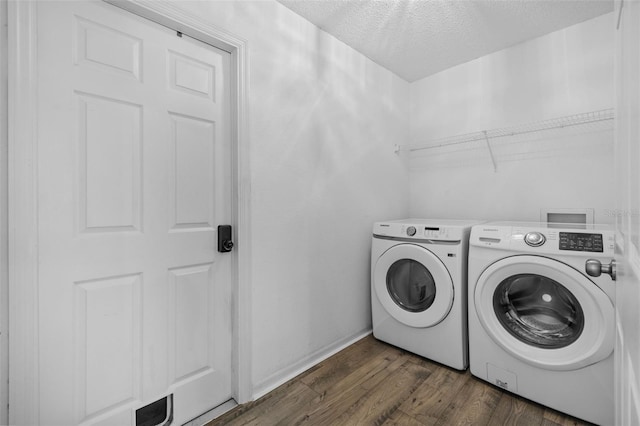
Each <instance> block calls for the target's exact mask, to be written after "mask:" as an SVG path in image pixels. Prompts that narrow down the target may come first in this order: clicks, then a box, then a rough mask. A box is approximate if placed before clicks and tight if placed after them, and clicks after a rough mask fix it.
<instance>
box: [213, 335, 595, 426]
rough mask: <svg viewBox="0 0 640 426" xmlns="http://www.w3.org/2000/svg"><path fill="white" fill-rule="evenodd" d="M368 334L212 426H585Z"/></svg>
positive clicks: (228, 414) (582, 423) (469, 375)
mask: <svg viewBox="0 0 640 426" xmlns="http://www.w3.org/2000/svg"><path fill="white" fill-rule="evenodd" d="M585 424H587V423H584V422H582V421H580V420H577V419H575V418H572V417H568V416H565V415H563V414H561V413H558V412H557V411H554V410H551V409H549V408H545V407H543V406H541V405H538V404H535V403H533V402H529V401H527V400H525V399H523V398H520V397H518V396H515V395H512V394H509V393H507V392H503V391H502V390H500V389H498V388H496V387H494V386H491V385H489V384H487V383H486V382H483V381H481V380H478V379H476V378H475V377H473V376H472V375H471V374H470V373H469V372H465V373H461V372H458V371H456V370H453V369H450V368H447V367H444V366H442V365H440V364H436V363H433V362H430V361H428V360H425V359H423V358H421V357H418V356H416V355H413V354H410V353H408V352H405V351H403V350H401V349H398V348H396V347H393V346H390V345H387V344H385V343H382V342H379V341H377V340H375V339H374V338H373V337H372V336H367V337H365V338H364V339H362V340H360V341H358V342H356V343H355V344H353V345H351V346H350V347H348V348H346V349H345V350H343V351H341V352H339V353H337V354H336V355H334V356H332V357H331V358H328V359H327V360H325V361H323V362H321V363H320V364H318V365H316V366H315V367H313V368H311V369H310V370H308V371H305V372H304V373H302V374H301V375H299V376H298V377H296V378H294V379H293V380H291V381H289V382H287V383H285V384H284V385H282V386H280V387H278V388H277V389H275V390H274V391H272V392H270V393H269V394H267V395H265V396H264V397H262V398H260V399H259V400H257V401H254V402H250V403H248V404H244V405H240V406H238V407H236V408H234V409H233V410H231V411H229V412H228V413H226V414H224V415H223V416H222V417H220V418H218V419H216V420H214V421H212V422H210V423H209V424H208V425H207V426H217V425H287V426H288V425H409V426H412V425H415V426H420V425H522V426H529V425H545V426H555V425H565V426H566V425H585Z"/></svg>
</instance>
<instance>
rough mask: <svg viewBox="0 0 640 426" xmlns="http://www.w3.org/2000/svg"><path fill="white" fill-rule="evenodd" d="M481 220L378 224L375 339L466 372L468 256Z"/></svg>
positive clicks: (375, 233) (375, 238) (374, 250)
mask: <svg viewBox="0 0 640 426" xmlns="http://www.w3.org/2000/svg"><path fill="white" fill-rule="evenodd" d="M477 223H479V222H478V221H474V222H472V221H463V220H424V219H406V220H399V221H390V222H379V223H376V224H374V226H373V241H372V250H371V309H372V319H373V335H374V336H375V337H376V338H377V339H379V340H382V341H384V342H387V343H390V344H392V345H395V346H398V347H400V348H402V349H405V350H408V351H410V352H413V353H415V354H418V355H420V356H423V357H425V358H429V359H431V360H434V361H437V362H439V363H442V364H445V365H448V366H450V367H453V368H456V369H459V370H464V369H466V368H467V366H468V349H467V348H468V346H467V304H466V297H467V291H466V288H467V287H466V285H467V252H468V240H469V232H470V230H471V226H472V225H473V224H477Z"/></svg>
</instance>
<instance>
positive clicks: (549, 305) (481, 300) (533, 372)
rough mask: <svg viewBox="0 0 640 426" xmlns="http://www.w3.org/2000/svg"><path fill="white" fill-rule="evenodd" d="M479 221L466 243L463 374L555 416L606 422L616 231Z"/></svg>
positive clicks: (610, 418) (610, 405) (609, 417)
mask: <svg viewBox="0 0 640 426" xmlns="http://www.w3.org/2000/svg"><path fill="white" fill-rule="evenodd" d="M557 226H558V227H554V226H553V225H549V226H547V225H546V224H535V223H534V224H522V223H487V224H483V225H478V226H474V227H473V229H472V231H471V237H470V242H469V244H470V247H469V364H470V370H471V373H472V374H473V375H475V376H477V377H479V378H481V379H484V380H487V381H489V382H491V383H493V384H494V385H497V386H500V387H502V388H504V389H506V390H508V391H511V392H513V393H516V394H518V395H521V396H523V397H525V398H528V399H530V400H533V401H536V402H538V403H540V404H544V405H546V406H549V407H551V408H554V409H556V410H558V411H562V412H564V413H567V414H570V415H572V416H575V417H578V418H581V419H584V420H587V421H589V422H593V423H597V424H601V425H611V424H613V422H614V402H613V393H614V385H613V347H614V336H615V322H614V280H615V263H614V261H613V255H614V233H613V231H612V230H610V229H607V228H606V227H588V228H587V229H576V228H571V227H569V226H570V225H566V224H558V225H557Z"/></svg>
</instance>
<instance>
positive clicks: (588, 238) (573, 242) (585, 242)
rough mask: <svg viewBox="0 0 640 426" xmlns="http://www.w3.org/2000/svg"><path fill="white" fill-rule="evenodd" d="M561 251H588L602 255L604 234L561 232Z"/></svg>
mask: <svg viewBox="0 0 640 426" xmlns="http://www.w3.org/2000/svg"><path fill="white" fill-rule="evenodd" d="M559 243H560V244H559V248H560V250H570V251H588V252H594V253H602V251H603V244H602V234H585V233H581V232H580V233H578V232H560V238H559Z"/></svg>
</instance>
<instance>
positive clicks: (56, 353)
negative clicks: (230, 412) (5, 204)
mask: <svg viewBox="0 0 640 426" xmlns="http://www.w3.org/2000/svg"><path fill="white" fill-rule="evenodd" d="M37 7H38V13H37V28H38V39H37V43H38V46H37V52H38V57H37V61H38V65H37V69H38V76H37V83H38V100H37V104H38V111H37V113H38V143H37V149H38V157H37V158H38V162H37V164H36V165H35V167H37V174H38V179H37V184H38V190H37V193H38V200H37V203H38V253H39V259H38V271H37V273H38V299H39V300H38V304H39V306H38V314H39V330H38V332H39V344H38V346H39V354H38V355H39V377H40V391H39V399H40V404H39V405H40V416H39V417H40V421H41V423H43V424H64V425H71V424H79V423H88V424H94V423H100V424H120V425H125V424H130V423H132V422H133V416H134V412H135V409H137V408H139V407H140V406H143V405H146V404H148V403H150V402H153V401H155V400H157V399H159V398H161V397H163V396H165V395H168V394H173V395H174V405H175V412H174V423H175V424H181V423H183V422H185V421H188V420H189V419H191V418H193V417H195V416H197V415H199V414H201V413H203V412H205V411H207V410H208V409H210V408H213V407H214V406H216V405H218V404H220V403H222V402H224V401H226V400H227V399H229V398H230V395H231V378H230V376H231V359H230V357H231V324H230V318H231V312H230V303H231V300H230V298H231V296H230V294H231V289H230V286H231V257H230V254H220V253H218V252H217V250H216V248H217V245H216V244H217V242H216V239H217V236H216V232H217V225H219V224H224V223H228V222H229V221H230V214H231V211H230V203H231V194H230V161H229V124H228V121H229V94H228V80H227V79H228V74H229V54H227V53H226V52H222V51H219V50H217V49H215V48H213V47H210V46H207V45H204V44H202V43H200V42H198V41H196V40H193V39H189V38H187V37H186V36H185V37H179V36H178V35H177V34H176V32H174V31H172V30H169V29H167V28H164V27H161V26H159V25H156V24H154V23H151V22H149V21H145V20H143V19H142V18H139V17H136V16H134V15H131V14H129V13H127V12H124V11H122V10H120V9H117V8H115V7H113V6H110V5H108V4H104V3H102V2H87V1H85V2H39V3H38V6H37Z"/></svg>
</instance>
